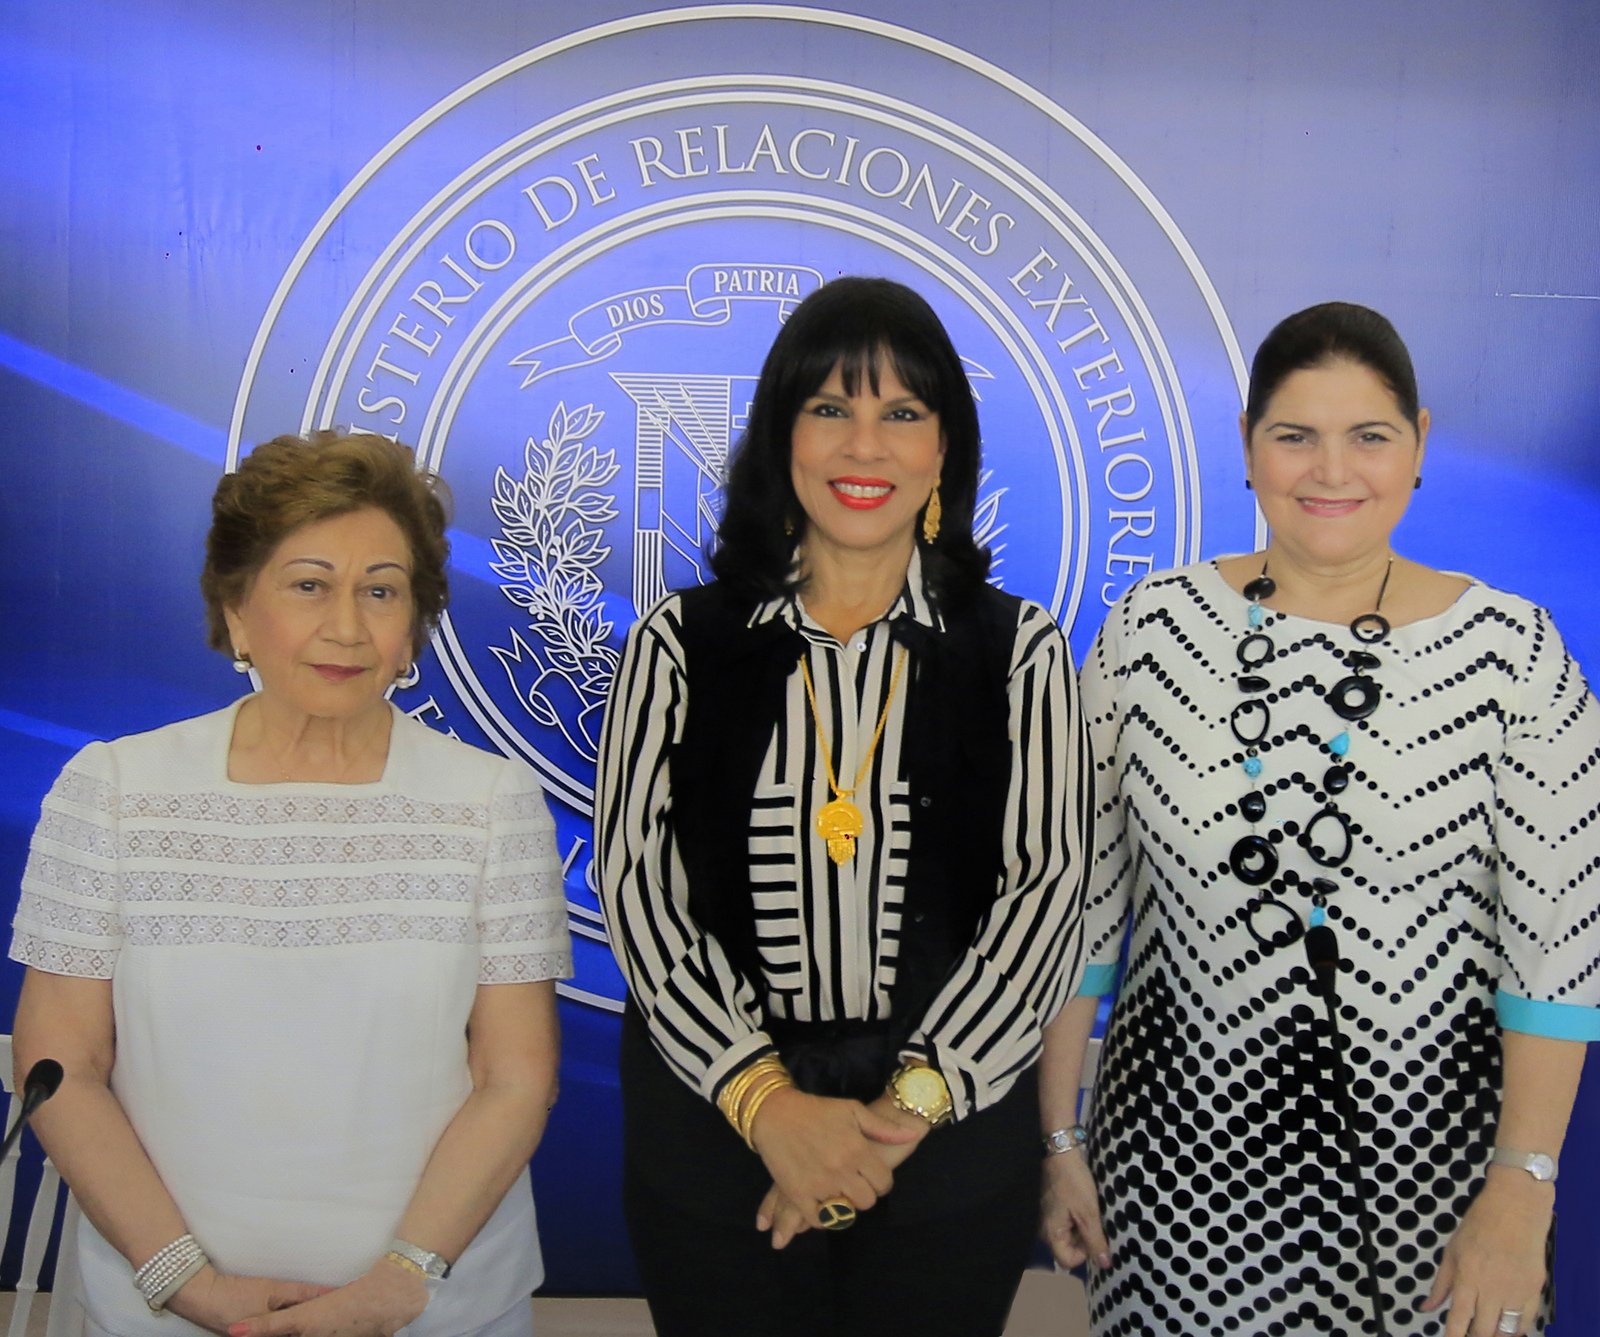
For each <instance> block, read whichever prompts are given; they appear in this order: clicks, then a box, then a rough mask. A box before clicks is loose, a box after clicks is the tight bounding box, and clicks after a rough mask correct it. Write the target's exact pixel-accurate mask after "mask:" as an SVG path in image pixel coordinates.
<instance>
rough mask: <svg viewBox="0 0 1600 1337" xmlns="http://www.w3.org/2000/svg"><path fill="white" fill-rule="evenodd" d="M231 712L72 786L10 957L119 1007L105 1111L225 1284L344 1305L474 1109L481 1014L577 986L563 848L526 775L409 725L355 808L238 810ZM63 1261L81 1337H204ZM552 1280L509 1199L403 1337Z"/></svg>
mask: <svg viewBox="0 0 1600 1337" xmlns="http://www.w3.org/2000/svg"><path fill="white" fill-rule="evenodd" d="M236 711H237V705H235V706H232V707H229V708H228V709H226V710H222V711H218V712H216V713H214V714H210V715H204V716H201V717H200V718H198V719H192V720H185V721H183V722H181V723H178V724H173V725H169V726H168V727H166V728H163V729H158V730H155V731H154V732H152V733H147V734H140V735H136V736H133V737H129V738H122V739H118V740H116V741H114V742H111V743H92V744H90V745H89V746H88V747H86V748H85V749H84V750H83V751H82V752H80V753H79V754H78V755H77V756H76V757H74V758H73V759H72V761H71V762H69V763H68V765H67V767H66V769H65V770H64V771H63V772H62V773H61V776H60V778H59V779H58V780H57V781H56V783H55V785H54V787H53V788H52V789H51V791H50V793H49V795H48V796H47V797H46V799H45V802H44V809H43V812H42V814H41V816H40V820H39V826H38V829H37V830H36V832H35V834H34V838H33V844H32V848H31V850H30V854H29V859H28V866H27V870H26V872H25V874H24V876H23V884H22V898H21V902H20V905H19V907H18V910H17V918H16V922H15V932H14V937H13V940H12V946H11V955H12V956H13V957H14V958H15V959H17V960H19V961H21V962H23V963H25V964H27V965H29V966H33V967H35V968H37V969H39V970H44V971H48V972H51V973H55V974H63V975H77V976H87V977H91V978H96V979H110V980H111V981H112V986H113V999H114V1006H115V1019H116V1034H117V1061H116V1068H115V1071H114V1073H113V1076H112V1089H113V1090H114V1091H115V1092H116V1095H117V1097H118V1099H119V1100H120V1101H121V1103H122V1106H123V1108H124V1109H125V1110H126V1111H127V1113H128V1117H129V1119H130V1120H131V1121H132V1123H133V1126H134V1128H135V1130H136V1131H137V1132H138V1134H139V1137H140V1139H141V1141H142V1142H143V1143H144V1146H145V1148H146V1150H147V1151H148V1152H149V1154H150V1158H151V1160H152V1161H153V1162H154V1163H155V1166H156V1169H157V1170H158V1171H159V1172H160V1174H161V1178H162V1180H163V1182H164V1183H165V1184H166V1186H167V1188H168V1189H169V1191H170V1192H171V1193H172V1195H173V1197H174V1199H175V1200H176V1201H177V1204H178V1206H179V1208H180V1210H181V1211H182V1213H183V1216H184V1219H185V1221H186V1222H187V1223H188V1226H189V1228H190V1230H191V1231H192V1232H193V1234H194V1236H195V1238H196V1239H197V1240H198V1241H199V1243H200V1245H201V1247H202V1248H204V1249H205V1250H206V1252H207V1253H208V1254H209V1255H210V1256H211V1258H212V1259H213V1261H214V1262H215V1263H216V1264H217V1266H218V1267H219V1268H221V1269H222V1270H223V1271H226V1272H235V1273H247V1274H260V1275H266V1276H274V1277H286V1278H295V1279H298V1280H303V1281H312V1282H320V1283H324V1284H327V1285H338V1284H340V1283H342V1282H345V1281H349V1280H350V1279H351V1278H353V1277H355V1276H358V1275H360V1274H361V1273H362V1272H364V1271H365V1270H366V1269H367V1268H368V1267H369V1266H370V1265H371V1264H372V1262H373V1261H374V1259H376V1258H377V1257H378V1255H379V1254H381V1253H382V1252H383V1250H384V1249H385V1248H386V1247H387V1244H388V1241H389V1239H390V1238H391V1237H392V1236H393V1234H394V1231H395V1227H396V1225H397V1223H398V1221H399V1219H400V1215H401V1213H402V1211H403V1210H404V1207H405V1204H406V1203H407V1201H408V1200H409V1198H410V1197H411V1194H412V1191H413V1190H414V1188H415V1187H416V1184H417V1181H418V1179H419V1177H420V1176H421V1173H422V1169H423V1166H424V1165H425V1163H426V1161H427V1159H428V1156H429V1154H430V1153H431V1152H432V1150H433V1146H434V1144H435V1142H436V1141H437V1140H438V1137H439V1135H440V1133H441V1132H442V1131H443V1129H444V1127H445V1125H446V1124H447V1123H449V1121H450V1119H451V1118H452V1117H453V1116H454V1115H455V1113H456V1111H457V1110H458V1109H459V1108H460V1106H461V1104H462V1102H463V1101H464V1100H465V1098H466V1096H467V1093H468V1091H469V1090H470V1079H469V1076H468V1072H467V1063H466V1059H467V1046H466V1022H467V1017H468V1014H469V1012H470V1010H471V1007H472V1003H473V999H474V995H475V993H476V991H477V988H478V986H479V985H480V984H497V983H513V982H519V981H529V980H541V979H550V978H554V977H559V976H564V975H567V974H570V973H571V955H570V944H569V942H568V939H567V928H566V906H565V900H564V896H563V893H562V888H561V866H560V861H559V859H558V857H557V854H556V847H555V832H554V827H553V824H552V822H551V819H550V815H549V813H548V811H547V809H546V808H545V804H544V800H543V798H542V796H541V795H540V793H539V789H538V787H537V785H536V783H535V781H534V777H533V774H532V772H531V771H530V770H529V769H528V768H527V767H526V766H525V765H523V764H522V763H520V762H516V761H510V760H507V759H506V758H504V757H497V756H491V755H489V754H487V753H484V752H481V751H478V750H477V749H475V748H471V747H467V746H465V745H463V744H461V743H458V742H456V741H454V740H453V739H449V738H446V737H444V736H443V735H441V734H438V733H435V732H433V731H432V730H430V729H428V728H426V727H425V726H423V725H421V724H418V723H416V722H415V721H413V720H411V719H409V718H408V717H406V716H405V715H403V714H401V713H400V712H399V711H396V712H395V718H394V730H393V734H392V738H391V742H390V750H389V759H388V762H387V765H386V767H385V770H384V773H383V776H382V778H381V779H379V780H377V781H375V782H373V783H371V784H358V785H333V784H300V783H293V784H266V785H249V784H238V783H235V782H233V781H230V780H229V779H228V778H227V753H228V747H229V742H230V740H231V738H232V734H233V721H234V716H235V713H236ZM79 1243H80V1250H81V1261H82V1268H83V1287H84V1298H85V1305H86V1307H87V1309H88V1311H89V1316H90V1318H91V1319H92V1320H93V1321H94V1322H95V1323H96V1324H97V1325H98V1326H100V1327H101V1328H104V1329H106V1330H108V1331H110V1332H113V1333H118V1334H124V1335H125V1337H146V1335H147V1334H148V1337H158V1335H161V1337H174V1334H182V1333H183V1332H185V1331H188V1332H191V1333H196V1332H198V1331H199V1330H198V1329H194V1328H192V1327H190V1325H188V1324H186V1323H184V1322H183V1320H181V1319H179V1318H177V1317H176V1316H174V1315H160V1316H157V1315H154V1314H151V1313H150V1311H149V1310H148V1309H147V1308H146V1307H145V1305H144V1302H143V1300H142V1299H141V1298H140V1297H139V1295H138V1293H137V1292H136V1291H135V1290H134V1287H133V1284H132V1272H131V1269H130V1268H129V1266H128V1263H127V1262H126V1260H124V1259H123V1258H122V1256H121V1255H120V1254H118V1253H117V1252H116V1251H115V1250H113V1249H112V1248H111V1247H110V1246H109V1245H108V1244H107V1243H106V1242H105V1241H104V1240H103V1239H101V1237H100V1236H99V1234H98V1233H97V1232H96V1231H95V1230H94V1229H93V1227H91V1226H90V1225H89V1224H88V1222H87V1221H85V1222H84V1228H83V1233H82V1235H81V1236H80V1240H79ZM542 1274H543V1269H542V1265H541V1263H540V1258H539V1247H538V1238H537V1233H536V1227H535V1223H534V1214H533V1198H532V1193H531V1191H530V1188H529V1183H528V1180H527V1178H526V1177H524V1178H523V1179H522V1180H521V1181H520V1183H519V1184H517V1185H516V1186H514V1187H513V1188H512V1190H511V1191H510V1192H509V1193H508V1194H507V1195H506V1197H505V1199H504V1201H502V1203H501V1204H500V1207H499V1208H498V1209H497V1210H496V1212H495V1214H494V1216H493V1217H492V1218H491V1219H490V1220H489V1222H488V1224H486V1225H485V1226H484V1228H483V1230H482V1231H481V1232H480V1233H479V1235H478V1237H477V1238H476V1239H475V1240H474V1241H473V1243H472V1244H471V1245H470V1246H469V1247H468V1249H467V1250H466V1251H465V1252H464V1253H463V1254H462V1256H461V1258H460V1259H459V1260H458V1262H457V1264H456V1268H455V1272H454V1273H453V1274H452V1276H451V1279H450V1280H449V1281H448V1282H447V1283H445V1284H444V1285H442V1286H440V1287H439V1288H438V1289H437V1291H436V1293H435V1295H434V1297H433V1298H432V1300H431V1301H430V1303H429V1305H428V1308H427V1310H426V1311H425V1312H424V1313H423V1315H422V1317H421V1318H419V1319H418V1320H417V1322H416V1323H414V1324H412V1325H411V1327H410V1328H409V1329H408V1330H407V1331H408V1332H409V1333H411V1334H415V1337H450V1335H452V1334H458V1333H464V1332H469V1331H471V1330H473V1329H475V1328H478V1327H481V1326H483V1325H484V1324H486V1323H488V1322H490V1321H491V1320H493V1319H495V1318H497V1317H498V1316H499V1315H501V1314H502V1313H504V1312H505V1311H506V1310H507V1309H509V1308H510V1307H511V1306H512V1305H514V1304H516V1303H518V1301H519V1300H521V1299H524V1298H526V1296H527V1295H528V1294H529V1293H530V1292H531V1291H532V1290H533V1288H534V1287H535V1286H536V1285H537V1284H538V1282H539V1281H540V1280H541V1278H542Z"/></svg>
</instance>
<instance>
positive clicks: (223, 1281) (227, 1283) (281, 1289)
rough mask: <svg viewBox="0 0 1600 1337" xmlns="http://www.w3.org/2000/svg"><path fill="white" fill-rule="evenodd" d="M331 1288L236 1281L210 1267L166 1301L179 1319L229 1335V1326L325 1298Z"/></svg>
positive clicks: (263, 1279)
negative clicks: (307, 1301) (304, 1302)
mask: <svg viewBox="0 0 1600 1337" xmlns="http://www.w3.org/2000/svg"><path fill="white" fill-rule="evenodd" d="M331 1289H332V1287H329V1286H315V1285H313V1284H312V1283H311V1282H309V1281H281V1280H279V1279H277V1278H275V1277H236V1276H233V1275H231V1274H230V1273H227V1272H219V1271H217V1269H216V1268H214V1267H212V1266H211V1265H210V1264H209V1263H208V1264H207V1265H206V1266H205V1267H203V1268H201V1269H200V1270H199V1271H198V1272H196V1273H195V1274H194V1276H193V1277H191V1278H190V1279H189V1280H188V1281H187V1282H185V1283H184V1286H183V1289H182V1290H180V1291H179V1292H178V1293H177V1294H176V1295H174V1296H173V1297H172V1299H170V1300H169V1301H167V1308H168V1309H170V1310H171V1311H172V1312H173V1313H174V1314H176V1315H177V1316H178V1317H179V1318H186V1319H188V1320H189V1322H191V1323H193V1324H196V1325H197V1326H199V1327H202V1328H209V1329H210V1330H211V1331H212V1332H218V1333H226V1332H227V1330H228V1328H229V1326H230V1325H232V1324H234V1323H238V1322H239V1321H240V1320H242V1319H247V1318H253V1317H254V1316H255V1315H257V1314H265V1313H267V1312H268V1311H270V1310H274V1309H287V1308H288V1307H289V1306H290V1305H297V1304H300V1303H301V1302H302V1301H305V1300H314V1299H316V1297H317V1296H319V1295H326V1294H327V1293H328V1291H329V1290H331Z"/></svg>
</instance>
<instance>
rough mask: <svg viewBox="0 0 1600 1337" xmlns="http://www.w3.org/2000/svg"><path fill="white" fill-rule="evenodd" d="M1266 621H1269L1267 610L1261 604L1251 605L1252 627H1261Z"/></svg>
mask: <svg viewBox="0 0 1600 1337" xmlns="http://www.w3.org/2000/svg"><path fill="white" fill-rule="evenodd" d="M1266 620H1267V614H1266V610H1265V609H1264V608H1262V607H1261V605H1260V604H1251V605H1250V625H1251V626H1252V627H1259V626H1260V625H1261V624H1262V623H1263V622H1265V621H1266Z"/></svg>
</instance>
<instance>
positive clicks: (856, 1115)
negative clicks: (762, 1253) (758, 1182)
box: [751, 1089, 929, 1249]
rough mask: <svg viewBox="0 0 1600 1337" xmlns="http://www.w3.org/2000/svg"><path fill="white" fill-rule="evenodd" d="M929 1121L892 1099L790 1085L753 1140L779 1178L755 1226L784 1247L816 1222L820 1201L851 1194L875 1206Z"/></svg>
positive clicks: (858, 1204)
mask: <svg viewBox="0 0 1600 1337" xmlns="http://www.w3.org/2000/svg"><path fill="white" fill-rule="evenodd" d="M928 1128H929V1125H928V1123H927V1121H926V1120H924V1119H921V1118H919V1117H918V1116H917V1115H915V1114H908V1113H906V1112H905V1111H904V1110H901V1109H899V1108H897V1107H896V1106H895V1104H894V1102H893V1101H892V1100H891V1099H890V1098H889V1097H888V1096H887V1095H882V1096H879V1097H878V1098H877V1099H876V1100H874V1101H873V1102H872V1103H871V1104H870V1105H863V1104H862V1103H861V1102H860V1101H858V1100H837V1099H834V1098H832V1097H828V1096H812V1095H807V1094H805V1093H804V1092H803V1091H799V1090H796V1089H789V1090H785V1091H779V1092H777V1093H776V1094H774V1095H773V1096H771V1097H770V1098H769V1099H768V1100H767V1102H766V1103H765V1104H764V1105H762V1107H761V1112H760V1113H759V1114H758V1115H757V1116H756V1122H755V1127H754V1128H753V1129H752V1130H751V1140H752V1141H753V1142H754V1144H755V1149H756V1151H757V1153H758V1154H759V1155H760V1157H761V1160H762V1162H763V1164H765V1165H766V1167H767V1170H768V1172H769V1173H770V1174H771V1175H772V1187H771V1188H770V1189H769V1190H768V1191H767V1195H766V1197H765V1198H763V1199H762V1201H761V1206H760V1208H759V1210H758V1211H757V1212H756V1229H757V1230H770V1231H771V1232H772V1247H773V1248H775V1249H781V1248H783V1247H784V1246H785V1245H787V1244H788V1243H789V1241H790V1240H792V1239H793V1238H794V1237H795V1236H796V1235H799V1234H801V1233H802V1232H804V1231H806V1230H809V1229H811V1228H812V1226H814V1225H815V1224H816V1221H817V1210H818V1208H819V1207H820V1205H821V1204H822V1203H824V1202H827V1201H828V1200H829V1199H833V1198H844V1199H846V1200H847V1201H848V1202H849V1203H850V1205H851V1206H852V1207H854V1208H855V1209H856V1210H857V1211H858V1212H865V1211H868V1210H870V1209H871V1208H872V1207H873V1206H874V1205H875V1204H876V1203H877V1201H878V1199H879V1198H880V1197H882V1196H883V1195H884V1194H885V1193H887V1192H888V1191H889V1190H890V1188H892V1187H893V1185H894V1171H895V1170H896V1169H897V1168H898V1167H899V1166H900V1164H901V1163H902V1162H903V1161H904V1160H905V1159H906V1157H908V1156H909V1155H911V1153H912V1152H913V1151H915V1150H916V1148H917V1144H918V1143H920V1142H921V1141H922V1139H923V1138H924V1137H925V1136H927V1133H928Z"/></svg>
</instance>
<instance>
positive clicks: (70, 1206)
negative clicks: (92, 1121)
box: [0, 1035, 83, 1337]
mask: <svg viewBox="0 0 1600 1337" xmlns="http://www.w3.org/2000/svg"><path fill="white" fill-rule="evenodd" d="M14 1085H15V1083H14V1082H13V1081H12V1078H11V1037H10V1036H9V1035H0V1086H3V1087H4V1090H5V1093H6V1116H5V1127H6V1129H8V1130H9V1129H10V1127H11V1121H12V1120H13V1119H15V1118H16V1117H17V1111H18V1110H19V1109H20V1108H21V1106H22V1101H21V1100H20V1099H19V1098H18V1096H17V1095H16V1092H15V1091H14V1090H13V1087H14ZM21 1156H22V1144H21V1143H20V1142H18V1144H17V1145H16V1146H14V1147H13V1148H12V1149H11V1150H10V1151H9V1152H8V1153H7V1154H6V1158H5V1163H4V1164H3V1165H0V1222H7V1223H9V1222H10V1220H11V1209H12V1206H13V1202H14V1199H15V1196H16V1190H17V1163H18V1161H19V1160H20V1159H21ZM63 1193H66V1185H65V1184H63V1183H62V1182H61V1174H60V1172H59V1171H58V1170H57V1169H56V1167H55V1166H54V1165H52V1164H51V1163H50V1159H49V1157H46V1158H45V1162H44V1168H43V1170H42V1171H41V1173H40V1176H39V1186H38V1190H37V1192H36V1193H35V1194H34V1199H33V1204H32V1206H31V1208H30V1209H29V1211H28V1217H27V1219H28V1234H27V1240H26V1242H25V1243H24V1244H23V1247H22V1270H21V1272H20V1273H18V1275H17V1298H16V1302H15V1304H14V1305H13V1306H12V1310H11V1325H10V1327H9V1328H8V1330H7V1333H6V1337H26V1334H27V1331H28V1318H29V1315H30V1314H32V1312H33V1302H34V1299H35V1298H36V1297H37V1295H38V1293H39V1273H40V1271H41V1270H42V1269H43V1267H44V1259H45V1253H46V1251H47V1250H48V1249H49V1247H50V1229H51V1226H52V1225H54V1223H55V1216H56V1204H57V1202H58V1201H59V1200H60V1198H61V1195H62V1194H63ZM66 1197H67V1211H66V1216H65V1217H64V1219H63V1222H62V1227H61V1247H60V1249H58V1250H57V1256H56V1279H55V1286H54V1289H53V1291H52V1293H51V1297H50V1312H49V1318H48V1319H47V1321H46V1324H45V1337H82V1334H83V1310H82V1308H81V1307H80V1306H79V1304H78V1296H77V1290H78V1217H79V1211H78V1204H77V1201H76V1199H74V1198H73V1196H72V1195H71V1194H70V1193H66Z"/></svg>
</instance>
